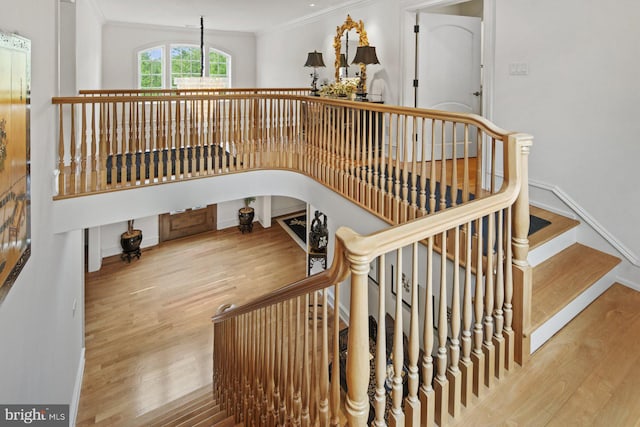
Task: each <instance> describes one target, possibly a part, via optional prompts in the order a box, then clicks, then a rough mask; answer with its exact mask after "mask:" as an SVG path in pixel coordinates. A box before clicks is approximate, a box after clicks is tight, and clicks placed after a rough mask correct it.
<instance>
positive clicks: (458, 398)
mask: <svg viewBox="0 0 640 427" xmlns="http://www.w3.org/2000/svg"><path fill="white" fill-rule="evenodd" d="M453 140H454V145H455V140H456V139H455V138H454V139H453ZM454 159H455V156H454ZM453 163H454V165H455V160H454V162H453ZM452 176H453V177H455V176H456V172H453V175H452ZM453 242H454V243H453V244H454V248H453V289H452V295H451V342H450V344H449V369H447V379H448V380H449V413H450V414H451V415H452V416H453V417H454V418H456V417H458V416H460V409H461V408H460V405H461V402H462V383H461V381H462V378H461V373H460V369H459V362H460V340H459V337H460V227H456V228H455V229H454V239H453ZM467 264H468V263H467Z"/></svg>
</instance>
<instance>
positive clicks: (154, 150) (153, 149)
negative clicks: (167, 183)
mask: <svg viewBox="0 0 640 427" xmlns="http://www.w3.org/2000/svg"><path fill="white" fill-rule="evenodd" d="M155 104H156V103H155V102H154V101H149V166H148V167H147V172H148V175H149V183H150V184H151V183H153V182H154V181H155V178H156V170H157V169H156V162H155V156H161V152H160V151H159V150H158V146H157V142H156V141H157V133H156V131H157V121H155V120H154V118H155V114H154V112H153V106H154V105H155ZM154 123H155V126H154ZM159 159H161V157H159ZM145 176H146V175H145Z"/></svg>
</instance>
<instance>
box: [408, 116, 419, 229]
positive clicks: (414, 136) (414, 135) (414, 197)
mask: <svg viewBox="0 0 640 427" xmlns="http://www.w3.org/2000/svg"><path fill="white" fill-rule="evenodd" d="M411 120H412V123H413V130H412V132H411V140H412V143H413V148H412V151H411V212H410V215H409V219H414V218H416V215H417V212H418V187H417V183H418V165H417V163H416V162H417V157H418V128H417V123H416V122H417V118H416V117H412V118H411Z"/></svg>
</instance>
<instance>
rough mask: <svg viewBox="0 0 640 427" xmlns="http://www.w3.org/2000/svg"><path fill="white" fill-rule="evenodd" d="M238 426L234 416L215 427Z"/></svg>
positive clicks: (214, 426) (217, 423) (221, 421)
mask: <svg viewBox="0 0 640 427" xmlns="http://www.w3.org/2000/svg"><path fill="white" fill-rule="evenodd" d="M235 425H236V422H235V420H234V418H233V415H230V416H228V417H227V418H225V419H223V420H220V421H218V422H216V423H215V424H214V425H213V427H233V426H235Z"/></svg>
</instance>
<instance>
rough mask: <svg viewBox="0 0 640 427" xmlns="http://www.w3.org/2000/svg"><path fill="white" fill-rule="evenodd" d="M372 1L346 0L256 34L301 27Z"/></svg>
mask: <svg viewBox="0 0 640 427" xmlns="http://www.w3.org/2000/svg"><path fill="white" fill-rule="evenodd" d="M372 2H373V0H350V1H346V2H343V3H341V4H339V5H336V6H332V7H329V8H327V9H323V10H320V11H318V12H315V13H310V14H308V15H305V16H302V17H300V18H296V19H293V20H291V21H288V22H285V23H284V24H280V25H276V26H274V27H271V28H267V29H264V30H259V31H256V33H255V34H256V35H257V36H260V35H263V34H270V33H275V32H278V31H284V30H289V29H292V28H295V27H299V26H302V25H305V24H309V23H312V22H315V21H317V20H319V19H320V18H322V17H324V16H327V15H330V14H332V13H334V12H335V11H337V10H340V9H345V8H347V7H356V6H361V5H364V4H367V3H372Z"/></svg>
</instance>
